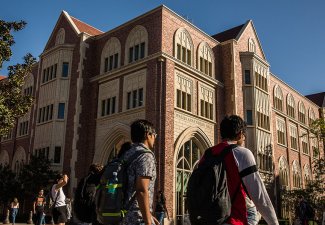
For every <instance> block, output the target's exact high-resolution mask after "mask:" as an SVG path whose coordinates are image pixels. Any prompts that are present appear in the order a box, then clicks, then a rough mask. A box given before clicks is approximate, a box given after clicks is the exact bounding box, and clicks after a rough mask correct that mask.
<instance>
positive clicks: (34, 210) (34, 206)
mask: <svg viewBox="0 0 325 225" xmlns="http://www.w3.org/2000/svg"><path fill="white" fill-rule="evenodd" d="M36 201H37V199H35V201H34V204H33V213H34V214H35V213H36Z"/></svg>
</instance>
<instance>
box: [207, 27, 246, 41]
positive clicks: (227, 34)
mask: <svg viewBox="0 0 325 225" xmlns="http://www.w3.org/2000/svg"><path fill="white" fill-rule="evenodd" d="M244 26H245V24H242V25H240V26H237V27H234V28H231V29H229V30H226V31H223V32H221V33H218V34H215V35H212V37H213V38H214V39H216V40H217V41H219V42H224V41H227V40H230V39H236V37H237V36H238V34H239V32H240V31H241V29H242V28H243V27H244Z"/></svg>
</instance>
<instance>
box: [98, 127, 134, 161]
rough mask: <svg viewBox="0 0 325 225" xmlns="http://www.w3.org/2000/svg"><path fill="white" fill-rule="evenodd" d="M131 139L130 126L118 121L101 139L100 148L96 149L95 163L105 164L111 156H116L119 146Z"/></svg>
mask: <svg viewBox="0 0 325 225" xmlns="http://www.w3.org/2000/svg"><path fill="white" fill-rule="evenodd" d="M129 140H130V126H128V125H125V124H122V123H117V124H116V125H115V126H113V127H112V129H110V131H109V132H107V134H106V135H105V137H104V138H103V139H102V140H101V142H100V144H99V147H98V150H96V151H95V155H94V160H93V162H94V163H101V164H103V165H105V164H106V163H107V160H108V159H109V158H110V157H114V156H115V154H116V153H117V150H119V147H120V146H121V145H122V144H123V143H124V142H125V141H129Z"/></svg>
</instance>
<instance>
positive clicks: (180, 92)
mask: <svg viewBox="0 0 325 225" xmlns="http://www.w3.org/2000/svg"><path fill="white" fill-rule="evenodd" d="M175 83H176V84H175V98H176V99H175V101H174V102H175V107H176V108H178V109H180V110H185V111H187V112H192V111H193V108H192V107H193V97H194V96H193V80H192V79H190V78H188V77H186V76H183V75H182V74H178V73H177V74H176V81H175Z"/></svg>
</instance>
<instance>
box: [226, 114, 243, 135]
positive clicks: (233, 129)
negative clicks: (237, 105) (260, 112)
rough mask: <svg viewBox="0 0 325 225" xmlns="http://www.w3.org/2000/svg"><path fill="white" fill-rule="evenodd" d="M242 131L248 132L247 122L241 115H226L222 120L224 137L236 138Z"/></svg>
mask: <svg viewBox="0 0 325 225" xmlns="http://www.w3.org/2000/svg"><path fill="white" fill-rule="evenodd" d="M240 132H243V134H245V133H246V123H245V121H244V120H243V119H242V118H241V117H240V116H237V115H231V116H226V117H225V118H224V119H223V120H222V121H221V123H220V133H221V138H222V139H229V140H234V139H235V138H236V137H237V135H238V134H239V133H240Z"/></svg>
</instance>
